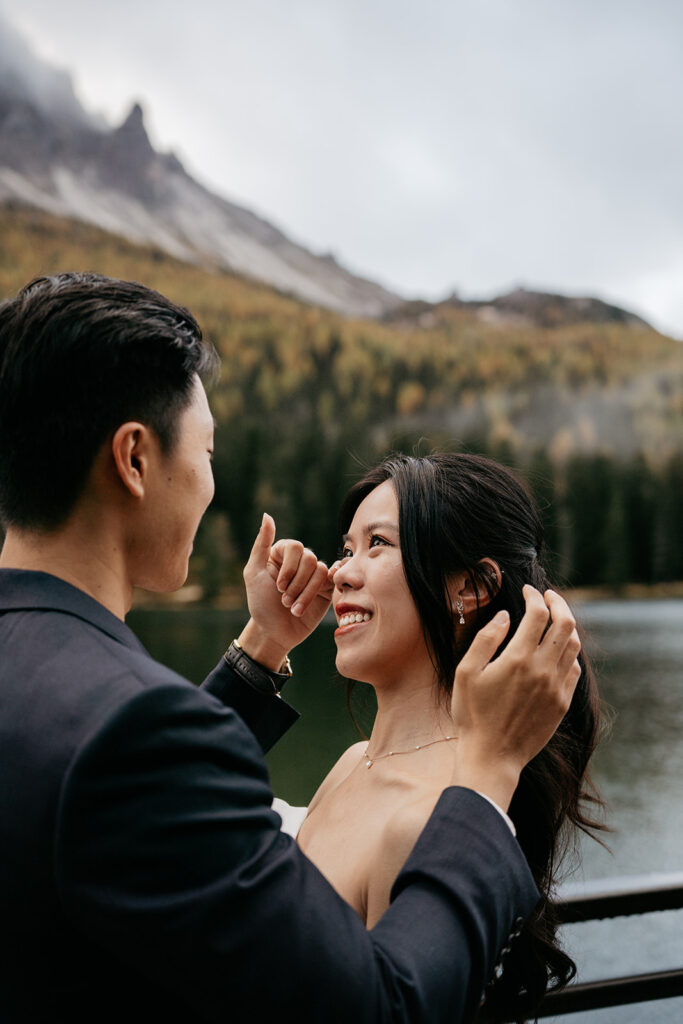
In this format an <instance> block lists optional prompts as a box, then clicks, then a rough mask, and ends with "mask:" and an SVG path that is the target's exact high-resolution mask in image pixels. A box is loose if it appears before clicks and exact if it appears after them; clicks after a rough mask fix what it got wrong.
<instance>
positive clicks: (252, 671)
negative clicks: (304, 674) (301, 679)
mask: <svg viewBox="0 0 683 1024" xmlns="http://www.w3.org/2000/svg"><path fill="white" fill-rule="evenodd" d="M223 657H224V659H225V661H226V663H227V664H228V665H229V666H230V668H231V669H232V670H233V672H235V673H236V674H237V675H238V676H239V677H240V678H241V679H243V680H244V681H245V682H246V683H248V684H249V685H250V686H251V687H252V688H253V689H254V690H257V691H258V692H259V693H262V694H264V695H265V696H270V697H279V696H280V691H281V690H282V688H283V686H284V685H285V683H286V682H287V680H288V679H289V678H290V676H291V675H292V666H291V665H290V663H289V658H285V662H284V665H282V671H281V672H273V671H272V670H270V669H267V668H264V667H263V665H259V663H258V662H256V661H254V660H253V658H250V657H249V655H248V654H246V653H245V652H244V651H243V650H242V648H241V647H240V644H239V642H238V641H237V640H233V642H232V643H231V644H230V646H229V647H228V649H227V651H226V652H225V654H224V655H223Z"/></svg>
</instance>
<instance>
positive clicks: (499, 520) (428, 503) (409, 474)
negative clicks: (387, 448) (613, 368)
mask: <svg viewBox="0 0 683 1024" xmlns="http://www.w3.org/2000/svg"><path fill="white" fill-rule="evenodd" d="M385 480H391V482H392V484H393V486H394V489H395V491H396V496H397V498H398V516H399V532H400V542H401V553H402V557H403V568H404V571H405V575H406V580H407V582H408V587H409V589H410V592H411V594H412V597H413V600H414V602H415V605H416V608H417V610H418V613H419V615H420V619H421V621H422V625H423V629H424V634H425V639H426V641H427V646H428V649H429V651H430V655H431V658H432V661H433V663H434V667H435V670H436V674H437V678H438V684H439V688H440V690H441V693H442V695H443V697H444V699H447V695H449V694H450V693H451V690H452V687H453V678H454V675H455V670H456V667H457V665H458V662H459V661H460V659H461V658H462V656H463V654H464V653H465V651H466V649H467V647H468V646H469V643H470V641H471V639H472V636H473V633H474V631H475V629H479V628H480V627H481V626H483V625H484V624H485V623H486V622H488V621H489V620H490V619H491V618H492V617H493V616H494V615H495V614H496V612H497V611H499V610H500V609H502V608H505V609H507V611H508V612H509V613H510V618H511V627H510V631H509V633H508V637H507V640H506V643H507V641H508V640H509V639H510V637H511V636H512V635H513V633H514V631H515V629H516V627H517V625H518V624H519V622H520V620H521V618H522V616H523V614H524V608H525V605H524V598H523V596H522V587H523V585H524V584H525V583H530V584H532V586H534V587H536V589H537V590H539V591H541V592H543V591H544V590H547V589H548V587H550V585H551V584H550V581H549V580H548V577H547V575H546V572H545V570H544V569H543V566H542V562H541V557H542V549H543V528H542V525H541V521H540V518H539V515H538V512H537V511H536V508H535V506H534V503H533V500H532V499H531V497H530V495H529V493H528V491H527V490H526V488H525V487H524V486H523V485H522V483H521V482H520V481H519V480H518V479H517V477H516V476H515V475H514V474H513V473H512V472H511V471H510V470H508V469H506V468H505V467H504V466H501V465H499V464H498V463H496V462H492V461H491V460H490V459H486V458H484V457H483V456H478V455H468V454H448V453H440V454H433V455H429V456H424V457H421V458H412V457H410V456H407V455H393V456H390V457H389V458H387V459H385V460H384V461H383V462H382V463H380V465H378V466H376V467H375V468H374V469H371V470H370V471H369V472H368V473H366V474H365V476H364V477H363V478H362V479H361V480H359V481H358V482H357V483H356V484H355V485H354V486H353V487H352V488H351V490H350V491H349V493H348V495H347V497H346V500H345V502H344V505H343V507H342V512H341V524H340V525H341V532H342V533H346V532H347V531H348V529H349V525H350V523H351V520H352V519H353V516H354V513H355V511H356V509H357V508H358V506H359V505H360V503H361V502H362V501H363V499H364V498H365V497H366V496H367V495H368V494H369V493H370V492H371V491H372V490H374V489H375V487H377V486H379V484H381V483H383V482H384V481H385ZM485 558H487V559H492V560H493V561H494V562H495V563H496V564H497V565H498V566H499V568H500V569H501V570H502V576H501V583H500V586H498V584H497V582H496V581H494V580H492V577H491V567H490V565H487V564H486V563H484V564H483V565H482V559H485ZM463 571H464V572H465V573H466V574H467V575H468V576H469V577H470V578H471V580H472V583H473V585H474V588H475V590H476V591H478V592H483V589H485V590H486V592H487V593H488V594H489V597H490V600H489V601H488V602H486V603H484V604H482V605H481V606H480V608H479V611H478V614H477V618H476V623H475V624H474V627H471V626H470V624H468V626H467V627H464V626H463V627H461V628H460V629H459V628H458V626H457V625H456V621H457V616H454V611H453V608H452V605H451V601H450V598H449V591H448V583H449V580H450V579H451V578H452V577H453V575H454V574H455V573H458V572H460V573H461V572H463ZM503 646H504V645H503ZM501 649H502V648H501ZM579 661H580V663H581V677H580V679H579V681H578V684H577V686H576V690H575V693H574V697H573V699H572V703H571V706H570V708H569V711H568V712H567V714H566V715H565V717H564V719H563V720H562V723H561V724H560V726H559V728H558V729H557V731H556V733H555V735H554V736H553V737H552V739H551V740H550V742H549V743H548V744H547V745H546V747H545V748H544V749H543V750H542V751H541V752H540V753H539V754H538V755H537V756H536V757H535V758H534V759H533V760H532V761H531V762H530V763H529V764H528V765H527V766H526V767H525V768H524V770H523V772H522V775H521V778H520V781H519V785H518V786H517V789H516V791H515V794H514V796H513V798H512V803H511V805H510V809H509V814H510V817H511V818H512V820H513V822H514V824H515V827H516V829H517V838H518V840H519V843H520V846H521V847H522V850H523V851H524V854H525V856H526V858H527V861H528V863H529V867H530V868H531V872H532V874H533V876H534V880H535V881H536V885H537V886H538V888H539V890H540V892H541V896H542V898H541V902H540V904H539V906H538V908H537V909H536V911H535V913H534V915H533V916H532V917H531V919H530V920H529V921H528V922H527V924H526V925H525V927H524V930H523V932H522V935H521V936H520V937H519V939H518V940H517V941H516V942H515V943H513V944H512V949H511V951H510V953H509V955H508V957H507V959H506V960H505V969H504V971H503V974H502V976H501V977H500V978H499V979H497V980H495V981H494V982H493V983H492V984H491V985H490V986H489V988H488V989H487V992H486V1001H485V1003H484V1006H483V1008H482V1011H481V1016H480V1017H479V1018H478V1019H479V1020H481V1021H487V1022H497V1021H503V1020H508V1021H509V1020H517V1021H518V1022H520V1024H521V1022H524V1021H525V1020H527V1019H529V1017H533V1016H534V1008H535V1007H536V1006H537V1005H538V1002H539V1000H540V998H541V997H542V995H543V994H544V992H545V991H546V990H547V989H548V988H551V989H554V988H559V987H560V986H562V985H565V984H566V983H567V982H568V981H569V980H571V978H573V977H574V975H575V974H576V965H575V964H574V961H573V960H572V959H571V958H570V957H569V956H567V954H566V953H565V952H563V950H562V949H561V948H560V946H559V944H558V941H557V934H556V933H557V927H558V922H557V917H556V914H555V912H554V910H553V907H552V903H551V897H552V895H553V891H554V887H555V885H556V884H557V881H558V878H559V869H560V865H561V862H562V860H563V859H564V857H565V855H566V854H567V853H568V852H576V848H577V844H578V838H579V834H580V832H586V833H588V834H589V835H591V834H594V833H595V832H596V831H599V830H601V829H603V828H604V826H603V825H602V824H601V822H600V821H599V820H596V819H595V817H594V813H595V811H597V810H599V809H601V808H602V801H601V800H600V798H599V796H598V794H597V792H596V790H595V788H594V786H593V784H592V782H591V780H590V776H589V775H588V771H587V766H588V761H589V759H590V756H591V754H592V753H593V751H594V749H595V746H596V743H597V741H598V738H599V734H600V729H601V721H600V699H599V697H598V691H597V686H596V683H595V679H594V677H593V673H592V671H591V668H590V665H589V664H588V662H587V660H586V657H585V655H584V654H583V653H581V655H580V656H579ZM592 812H593V813H592Z"/></svg>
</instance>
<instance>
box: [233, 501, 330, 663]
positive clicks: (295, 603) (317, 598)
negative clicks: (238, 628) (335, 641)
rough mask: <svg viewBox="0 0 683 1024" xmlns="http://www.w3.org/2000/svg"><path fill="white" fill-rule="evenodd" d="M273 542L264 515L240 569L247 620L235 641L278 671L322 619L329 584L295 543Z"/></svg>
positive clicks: (320, 565) (310, 556)
mask: <svg viewBox="0 0 683 1024" xmlns="http://www.w3.org/2000/svg"><path fill="white" fill-rule="evenodd" d="M274 541H275V523H274V521H273V519H272V517H271V516H269V515H264V517H263V522H262V524H261V529H260V530H259V532H258V534H257V536H256V540H255V541H254V546H253V547H252V549H251V554H250V555H249V561H248V562H247V564H246V565H245V567H244V582H245V585H246V588H247V604H248V606H249V613H250V615H251V619H250V620H249V622H248V623H247V625H246V626H245V627H244V629H243V630H242V633H241V634H240V636H239V643H240V646H241V647H242V649H243V650H244V651H245V653H246V654H248V655H249V656H250V657H251V658H253V659H254V661H258V662H259V663H260V664H261V665H264V666H265V667H266V668H270V669H273V670H274V671H277V670H278V669H279V668H280V666H281V665H282V662H283V661H284V658H285V655H286V654H287V653H288V652H289V651H290V650H291V649H292V647H296V645H297V644H300V643H301V641H302V640H305V639H306V637H307V636H308V635H309V634H310V633H312V632H313V630H314V629H315V627H316V626H317V625H318V623H319V622H320V620H321V619H322V617H323V615H324V614H325V612H326V611H327V609H328V608H329V605H330V600H331V597H332V590H333V585H332V583H331V582H330V581H329V580H328V570H327V566H326V565H325V563H324V562H320V561H318V559H317V558H316V556H315V555H314V553H313V552H312V551H311V550H310V549H309V548H305V547H304V546H303V544H301V543H300V541H296V540H280V541H278V542H277V543H276V544H275V543H274Z"/></svg>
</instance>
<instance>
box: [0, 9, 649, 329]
mask: <svg viewBox="0 0 683 1024" xmlns="http://www.w3.org/2000/svg"><path fill="white" fill-rule="evenodd" d="M331 201H333V197H332V198H331ZM8 202H19V203H21V204H26V205H29V206H34V207H38V208H40V209H43V210H46V211H48V212H50V213H54V214H58V215H61V216H66V217H71V218H74V219H77V220H81V221H85V222H87V223H91V224H95V225H97V226H98V227H101V228H104V229H105V230H107V231H110V232H113V233H115V234H119V235H121V236H123V237H126V238H128V239H131V240H132V241H135V242H139V243H146V244H152V245H155V246H158V247H159V248H160V249H161V250H163V251H165V252H167V253H169V254H171V255H173V256H175V257H177V258H179V259H182V260H186V261H188V262H191V263H197V264H200V265H203V266H205V267H209V268H211V267H216V268H221V269H225V270H230V271H235V272H237V273H241V274H244V275H246V276H248V277H251V278H253V279H255V280H258V281H262V282H264V283H266V284H269V285H271V286H272V287H275V288H277V289H278V290H280V291H282V292H285V293H291V294H292V295H294V296H296V297H298V298H300V299H303V300H304V301H306V302H310V303H313V304H316V305H320V306H323V307H325V308H328V309H332V310H336V311H339V312H341V313H345V314H347V315H352V316H367V317H384V318H387V319H391V320H399V321H401V320H406V321H415V320H418V321H421V325H422V326H429V324H430V322H431V321H430V317H431V318H433V317H434V316H436V317H437V318H438V310H439V307H441V306H443V305H444V303H446V304H449V305H451V306H452V305H458V306H461V307H467V308H469V309H470V310H471V312H472V313H473V314H474V315H475V316H476V317H478V318H479V319H481V320H484V321H486V322H488V323H495V324H499V325H501V326H506V325H509V326H524V325H537V326H556V325H557V324H559V323H563V322H576V321H577V320H583V321H588V322H605V321H615V322H627V323H642V322H643V321H642V320H640V319H639V318H638V317H636V316H635V315H633V314H630V313H626V312H625V311H623V310H622V309H620V308H619V307H617V306H612V305H609V304H606V303H604V302H601V301H600V300H596V299H589V298H567V297H563V296H558V295H545V294H544V293H538V292H533V291H527V290H525V289H523V288H518V289H517V290H515V291H514V292H511V293H510V294H508V295H505V296H501V297H499V298H497V299H486V300H473V301H466V302H465V301H462V300H460V299H459V298H458V297H457V296H451V297H450V298H449V299H445V300H444V302H443V303H427V302H419V301H418V302H414V301H412V302H408V303H406V301H405V300H404V299H403V298H402V297H400V296H398V295H396V294H395V293H392V292H391V291H389V290H388V289H386V288H384V287H382V286H381V285H379V284H377V283H375V282H372V281H369V280H367V279H365V278H362V277H359V276H357V275H354V274H352V273H351V272H349V271H347V270H346V269H344V267H343V266H340V265H339V264H338V263H337V261H336V260H335V259H334V257H333V256H331V255H321V254H315V253H313V252H311V251H310V250H309V249H306V248H305V247H304V246H302V245H298V244H297V243H296V242H294V241H292V240H291V239H290V238H288V237H287V235H285V234H284V233H283V232H282V231H281V230H279V229H278V228H277V227H275V226H274V225H273V224H272V223H270V222H269V221H267V220H265V219H264V218H263V217H259V216H257V215H256V214H254V213H252V212H251V211H249V210H248V209H246V208H244V207H243V206H239V205H237V204H235V203H232V202H230V201H229V200H227V199H224V198H221V197H220V196H218V195H216V194H214V193H212V192H211V191H209V190H208V189H207V188H205V187H204V186H203V185H201V184H200V183H199V182H197V181H196V180H195V179H194V178H192V177H191V176H190V175H189V174H188V173H187V172H186V170H185V168H184V167H183V165H182V164H181V162H180V161H179V160H178V159H177V158H176V157H175V156H174V155H173V154H172V153H159V152H157V151H156V150H155V149H154V148H153V146H152V145H151V143H150V140H149V137H148V135H147V131H146V129H145V124H144V114H143V110H142V107H141V106H140V105H139V104H138V103H135V104H133V106H132V108H131V110H130V112H129V114H128V116H127V117H126V118H125V119H124V121H123V123H122V124H121V125H119V126H118V127H116V128H112V127H111V126H110V125H108V124H106V123H105V121H104V120H103V119H102V118H99V117H96V116H95V115H93V114H91V113H90V112H88V111H87V110H86V109H84V107H83V106H82V104H81V103H80V102H79V100H78V98H77V96H76V95H75V93H74V89H73V85H72V82H71V78H70V76H69V74H68V73H67V72H66V71H64V70H60V69H56V68H54V67H52V66H50V65H49V64H47V63H45V62H44V61H42V60H40V59H39V58H38V57H36V56H35V55H34V54H33V53H32V52H31V50H30V48H29V47H28V46H27V45H26V44H25V42H24V41H23V39H22V38H21V37H20V36H19V34H18V33H17V32H16V31H15V30H14V29H13V28H12V27H11V26H10V25H9V24H8V23H7V21H6V20H4V19H3V18H2V15H0V203H8Z"/></svg>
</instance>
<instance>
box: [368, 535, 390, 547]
mask: <svg viewBox="0 0 683 1024" xmlns="http://www.w3.org/2000/svg"><path fill="white" fill-rule="evenodd" d="M380 544H384V545H386V546H388V545H389V541H388V540H385V539H384V537H379V536H378V535H377V534H376V533H373V535H372V537H371V538H370V547H371V548H376V547H377V546H378V545H380Z"/></svg>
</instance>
